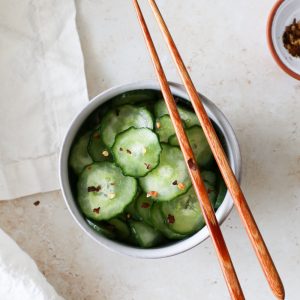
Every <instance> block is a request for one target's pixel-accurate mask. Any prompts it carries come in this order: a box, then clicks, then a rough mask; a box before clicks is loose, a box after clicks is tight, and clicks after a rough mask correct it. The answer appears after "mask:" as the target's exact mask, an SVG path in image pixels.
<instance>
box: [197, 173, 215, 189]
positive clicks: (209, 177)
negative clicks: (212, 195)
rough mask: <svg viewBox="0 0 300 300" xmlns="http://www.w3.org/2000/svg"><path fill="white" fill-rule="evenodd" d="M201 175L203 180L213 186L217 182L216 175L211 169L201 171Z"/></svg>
mask: <svg viewBox="0 0 300 300" xmlns="http://www.w3.org/2000/svg"><path fill="white" fill-rule="evenodd" d="M201 177H202V179H203V181H204V182H206V183H209V184H210V185H213V186H215V185H216V184H217V175H216V173H214V172H212V171H206V170H205V171H201Z"/></svg>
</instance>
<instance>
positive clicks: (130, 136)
mask: <svg viewBox="0 0 300 300" xmlns="http://www.w3.org/2000/svg"><path fill="white" fill-rule="evenodd" d="M112 152H113V155H114V158H115V161H116V163H117V165H118V166H119V167H120V168H121V169H122V171H123V173H124V174H125V175H128V176H133V177H142V176H145V175H146V174H148V173H149V172H151V171H152V170H153V169H154V168H155V167H157V165H158V164H159V157H160V153H161V146H160V143H159V141H158V137H157V135H156V134H155V133H154V132H153V131H151V130H150V129H148V128H133V127H131V128H129V129H127V130H125V131H123V132H121V133H119V134H118V135H117V136H116V139H115V143H114V145H113V147H112Z"/></svg>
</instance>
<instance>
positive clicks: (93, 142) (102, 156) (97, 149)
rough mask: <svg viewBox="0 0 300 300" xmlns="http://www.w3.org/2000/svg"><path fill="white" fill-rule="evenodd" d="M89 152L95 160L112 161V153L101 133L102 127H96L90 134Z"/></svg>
mask: <svg viewBox="0 0 300 300" xmlns="http://www.w3.org/2000/svg"><path fill="white" fill-rule="evenodd" d="M88 153H89V155H90V157H91V158H92V159H93V161H110V160H112V154H111V153H110V149H109V148H108V147H107V146H105V145H104V143H103V141H102V137H101V134H100V129H99V128H98V129H96V130H94V131H93V132H92V134H91V136H90V141H89V144H88Z"/></svg>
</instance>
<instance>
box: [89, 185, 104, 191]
mask: <svg viewBox="0 0 300 300" xmlns="http://www.w3.org/2000/svg"><path fill="white" fill-rule="evenodd" d="M100 190H101V185H98V186H97V187H96V186H89V187H88V192H89V193H91V192H99V191H100Z"/></svg>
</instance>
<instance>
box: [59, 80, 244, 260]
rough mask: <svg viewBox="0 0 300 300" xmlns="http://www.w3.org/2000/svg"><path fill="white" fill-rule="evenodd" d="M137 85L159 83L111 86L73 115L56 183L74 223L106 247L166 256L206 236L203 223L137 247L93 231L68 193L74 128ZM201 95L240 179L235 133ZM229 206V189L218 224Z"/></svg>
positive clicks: (178, 89)
mask: <svg viewBox="0 0 300 300" xmlns="http://www.w3.org/2000/svg"><path fill="white" fill-rule="evenodd" d="M170 86H171V90H172V93H173V95H175V96H179V97H181V98H184V99H188V96H187V94H186V92H185V90H184V89H183V88H182V86H181V85H178V84H172V83H171V84H170ZM139 89H154V90H160V88H159V85H158V84H157V83H155V82H152V81H144V82H137V83H131V84H126V85H122V86H118V87H114V88H111V89H109V90H107V91H105V92H103V93H101V94H100V95H98V96H96V97H95V98H94V99H93V100H92V101H90V103H89V104H88V105H87V106H86V107H85V108H84V109H83V110H82V111H81V112H80V113H79V114H78V115H77V117H76V118H75V119H74V120H73V122H72V123H71V126H70V128H69V130H68V132H67V134H66V137H65V139H64V142H63V146H62V149H61V153H60V166H59V169H60V184H61V189H62V192H63V195H64V198H65V201H66V204H67V206H68V208H69V211H70V213H71V215H72V216H73V218H74V219H75V221H76V222H77V224H78V225H79V226H80V227H81V229H82V230H83V231H84V232H85V233H86V234H87V235H88V236H90V237H91V238H92V239H93V240H95V241H96V242H97V243H98V244H101V245H102V246H104V247H107V248H109V249H111V250H113V251H115V252H118V253H122V254H126V255H129V256H133V257H139V258H162V257H168V256H172V255H175V254H179V253H182V252H184V251H187V250H189V249H191V248H192V247H194V246H196V245H198V244H200V243H201V242H203V241H204V240H205V239H206V238H207V237H208V236H209V233H208V230H207V227H206V226H205V227H204V228H203V229H201V230H200V231H199V232H198V233H196V234H194V235H193V236H191V237H189V238H187V239H185V240H181V241H176V242H174V243H171V244H168V245H163V246H159V247H156V248H152V249H141V248H138V247H134V246H129V245H125V244H122V243H120V242H117V241H112V240H109V239H107V238H106V237H104V236H101V235H99V234H97V233H96V232H95V231H94V230H93V229H91V228H90V227H89V226H88V225H87V223H86V222H85V220H84V217H83V216H82V214H81V212H80V210H79V209H78V207H77V204H76V200H75V199H74V197H73V195H72V191H71V186H70V180H69V172H68V158H69V153H70V148H71V145H72V142H73V140H74V138H75V136H76V134H77V133H78V130H79V129H80V127H81V126H82V124H83V123H84V121H85V120H86V119H87V118H88V117H89V116H90V115H91V114H92V113H93V112H94V111H95V110H96V109H98V108H99V107H100V106H101V105H102V104H103V103H105V102H106V101H108V100H110V99H111V98H113V97H115V96H117V95H120V94H122V93H124V92H128V91H131V90H139ZM202 99H203V104H204V106H205V109H206V111H207V113H208V115H209V117H210V119H211V120H212V121H213V122H214V124H215V125H216V126H217V127H218V129H219V131H220V132H221V133H222V134H223V136H224V138H225V143H226V151H227V154H228V158H229V161H230V165H231V168H232V169H233V171H234V173H235V175H236V177H237V179H238V180H240V175H241V156H240V150H239V146H238V142H237V139H236V137H235V134H234V132H233V130H232V128H231V126H230V124H229V122H228V121H227V119H226V117H225V116H224V115H223V113H222V112H221V111H220V110H219V109H218V108H217V107H216V106H215V105H214V104H213V103H212V102H211V101H209V100H208V99H206V98H205V97H202ZM232 206H233V203H232V199H231V197H230V195H229V193H227V194H226V196H225V199H224V201H223V203H222V205H221V206H220V208H219V209H218V211H217V213H216V216H217V219H218V222H219V223H220V224H221V223H222V222H223V221H224V220H225V219H226V217H227V216H228V214H229V212H230V211H231V209H232Z"/></svg>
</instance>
